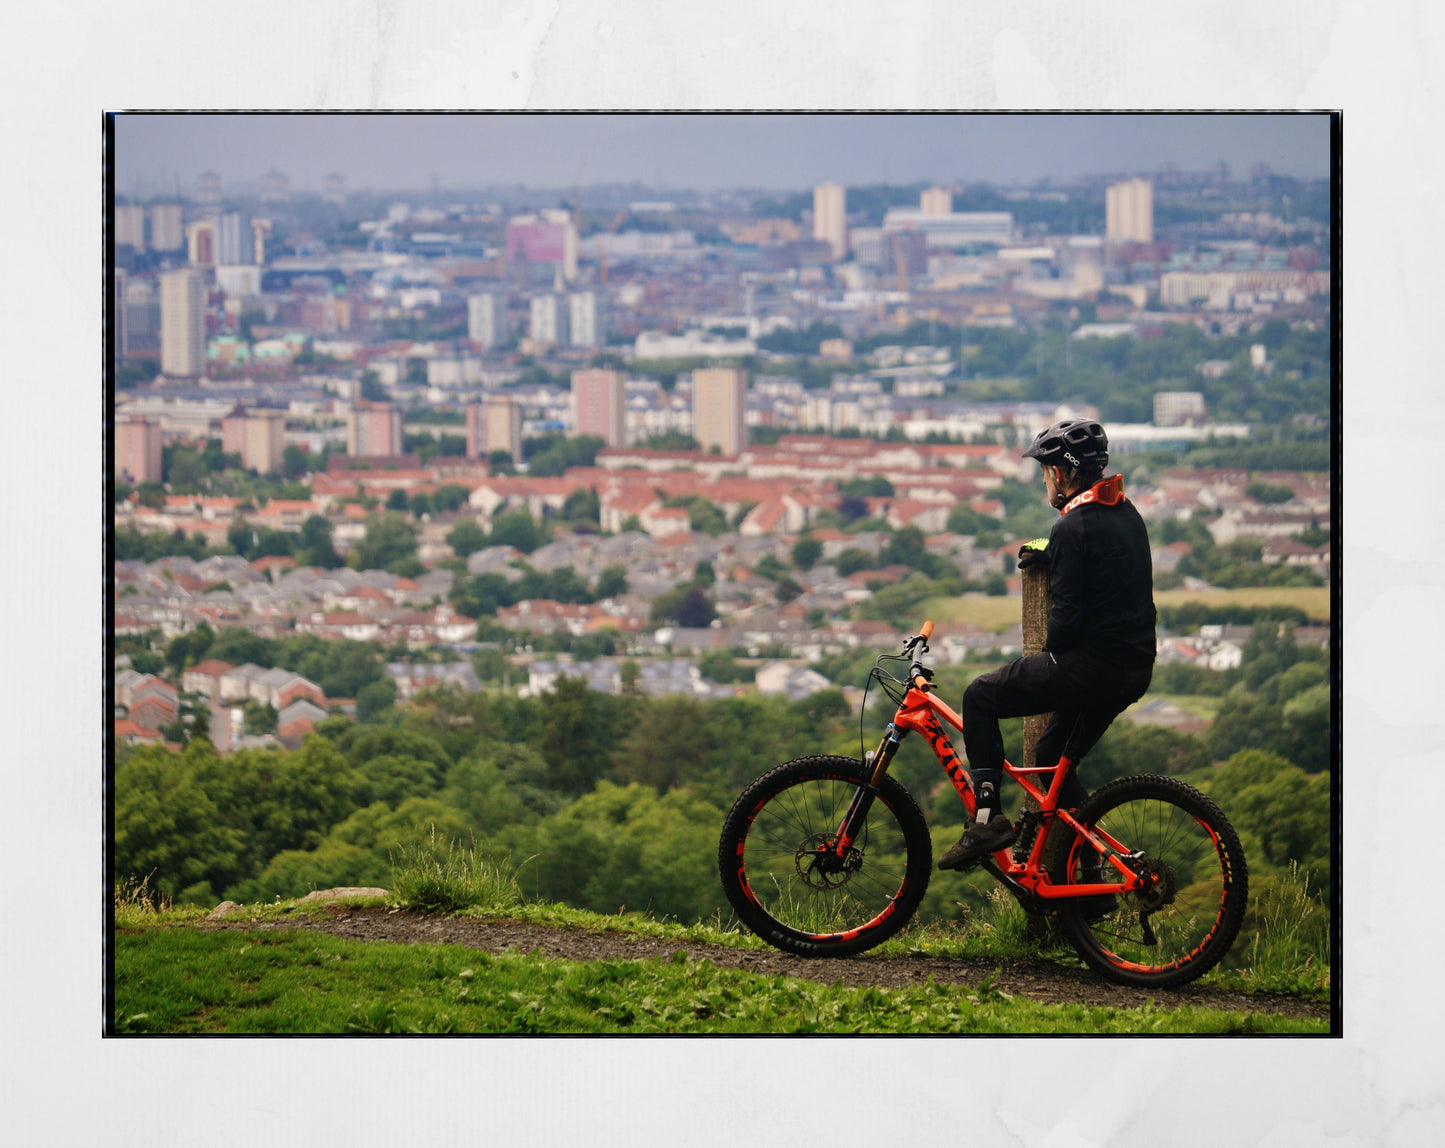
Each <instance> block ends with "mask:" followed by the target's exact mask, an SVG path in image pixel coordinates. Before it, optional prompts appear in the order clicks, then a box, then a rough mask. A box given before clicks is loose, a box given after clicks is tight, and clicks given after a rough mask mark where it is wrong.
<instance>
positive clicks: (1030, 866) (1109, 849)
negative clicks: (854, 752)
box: [845, 623, 1143, 900]
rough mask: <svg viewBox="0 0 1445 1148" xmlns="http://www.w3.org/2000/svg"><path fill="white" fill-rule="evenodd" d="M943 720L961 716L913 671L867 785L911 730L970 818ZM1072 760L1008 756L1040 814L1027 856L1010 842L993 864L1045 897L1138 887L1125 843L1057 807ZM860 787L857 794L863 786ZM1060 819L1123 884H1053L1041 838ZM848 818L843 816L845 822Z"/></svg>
mask: <svg viewBox="0 0 1445 1148" xmlns="http://www.w3.org/2000/svg"><path fill="white" fill-rule="evenodd" d="M932 628H933V627H932V624H931V623H925V624H924V631H923V633H924V637H925V638H927V636H928V633H929V632H931V631H932ZM944 723H947V724H948V725H951V726H952V727H953V728H954V729H956V730H958V731H959V732H960V733H962V732H963V718H962V717H960V716H959V715H958V714H957V713H956V712H955V711H954V710H953V708H952V707H951V706H949V705H948V703H946V702H944V701H942V700H941V699H940V698H939V697H938V696H937V695H936V694H934V693H933V692H932V687H931V684H930V683H929V681H928V680H927V679H926V678H925V677H923V676H922V675H921V674H920V675H918V676H916V677H915V678H914V679H913V681H912V683H910V685H909V688H908V692H907V693H906V694H905V695H904V698H903V701H902V702H901V703H900V704H899V706H898V710H897V712H896V713H895V714H894V715H893V721H892V723H891V724H890V725H889V728H888V730H887V731H886V732H885V733H884V735H883V740H882V741H881V742H880V743H879V745H878V749H877V751H876V752H875V753H874V755H873V758H872V764H873V773H872V776H871V778H870V781H869V788H870V789H872V790H874V791H876V790H877V787H878V785H879V784H880V783H881V782H882V780H883V775H884V774H885V773H887V772H888V766H889V764H890V762H891V761H892V760H893V755H894V753H895V752H896V751H897V748H898V744H899V736H898V733H899V732H901V731H906V730H913V731H914V732H916V733H920V734H922V735H923V737H924V739H925V740H926V741H927V742H928V745H929V747H930V748H931V749H932V750H933V753H934V755H935V756H936V757H937V758H938V761H939V764H940V765H942V766H943V772H944V773H945V774H947V775H948V779H949V781H951V782H952V783H953V788H954V789H955V790H957V792H958V796H959V798H960V799H961V800H962V801H963V807H964V809H965V810H966V811H967V813H968V816H969V818H970V819H972V818H973V816H974V814H975V813H977V811H978V803H977V800H976V799H975V796H974V792H973V783H972V779H971V778H970V777H969V773H968V771H967V770H966V769H964V768H963V762H962V760H961V759H960V758H959V756H958V751H957V750H955V749H954V748H953V743H952V741H950V740H949V737H948V734H947V732H946V731H945V730H944ZM1073 764H1074V763H1073V762H1072V761H1071V760H1070V759H1069V758H1067V757H1061V758H1059V761H1058V764H1057V765H1043V766H1037V765H1036V766H1016V765H1013V764H1012V763H1010V762H1008V761H1005V762H1004V763H1003V767H1004V772H1005V773H1007V774H1008V775H1009V777H1011V778H1013V779H1014V781H1016V782H1018V784H1019V785H1020V786H1021V787H1022V788H1023V791H1024V792H1025V793H1026V794H1028V796H1030V797H1031V798H1033V799H1034V800H1035V801H1036V802H1038V810H1037V814H1036V815H1037V816H1038V817H1039V818H1040V824H1039V831H1038V832H1037V833H1036V834H1035V835H1034V839H1033V845H1032V847H1031V849H1030V850H1029V855H1028V857H1027V859H1026V860H1024V861H1022V862H1019V861H1015V860H1014V856H1013V852H1012V847H1011V846H1010V847H1008V848H1005V849H1000V850H999V851H998V852H997V853H995V854H994V855H993V858H992V863H991V866H990V868H991V870H992V871H993V872H994V874H995V876H997V877H998V878H999V879H1000V880H1002V881H1004V883H1005V884H1007V885H1009V886H1011V887H1013V888H1015V889H1021V890H1023V891H1025V892H1028V893H1030V894H1032V895H1033V896H1035V897H1040V898H1044V899H1049V900H1054V899H1059V898H1064V897H1088V896H1092V895H1096V894H1101V893H1120V892H1132V891H1134V890H1137V889H1139V888H1140V887H1141V886H1142V884H1143V878H1142V877H1141V876H1140V874H1139V873H1136V872H1135V871H1134V870H1133V869H1132V868H1130V867H1129V865H1128V864H1126V859H1127V858H1129V857H1130V852H1129V849H1128V847H1127V846H1125V845H1123V844H1121V843H1120V842H1119V841H1117V840H1115V839H1114V838H1113V837H1112V836H1111V835H1110V834H1109V833H1108V832H1106V831H1105V830H1103V829H1101V828H1099V827H1098V826H1087V825H1084V824H1083V823H1082V822H1080V821H1079V820H1077V819H1076V818H1075V817H1074V815H1073V813H1071V812H1070V811H1069V810H1067V809H1060V808H1059V791H1060V790H1061V789H1062V788H1063V784H1064V779H1065V778H1066V777H1067V776H1068V772H1069V768H1070V767H1071V766H1072V765H1073ZM1040 773H1047V774H1051V775H1052V781H1051V783H1050V785H1049V787H1048V788H1047V789H1040V788H1039V787H1038V786H1037V785H1035V784H1034V783H1033V781H1032V780H1031V778H1030V776H1029V775H1032V774H1040ZM859 792H860V794H861V793H862V792H863V791H862V790H860V791H859ZM1060 821H1062V822H1063V823H1064V824H1065V825H1067V826H1069V827H1070V828H1071V829H1073V830H1074V832H1075V833H1077V834H1078V835H1079V836H1080V837H1081V838H1082V839H1083V840H1085V841H1087V842H1088V843H1089V845H1090V846H1091V847H1092V848H1093V849H1094V850H1095V851H1096V852H1097V853H1098V855H1099V858H1100V862H1101V864H1102V863H1104V862H1107V863H1109V864H1110V865H1112V866H1113V867H1114V868H1115V869H1117V870H1118V871H1119V872H1120V873H1121V874H1123V877H1124V883H1123V885H1122V886H1120V885H1119V884H1117V883H1116V884H1102V883H1101V884H1089V885H1075V884H1070V885H1056V884H1054V883H1053V881H1051V880H1050V878H1049V875H1048V872H1047V871H1046V870H1045V869H1043V868H1042V867H1041V865H1040V861H1041V859H1042V857H1043V851H1044V844H1045V842H1046V841H1047V840H1048V836H1049V830H1050V829H1051V828H1052V827H1053V826H1054V825H1055V824H1056V823H1057V822H1060ZM848 823H849V822H847V821H845V824H848ZM849 843H851V842H849ZM845 847H846V846H845Z"/></svg>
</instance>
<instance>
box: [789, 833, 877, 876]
mask: <svg viewBox="0 0 1445 1148" xmlns="http://www.w3.org/2000/svg"><path fill="white" fill-rule="evenodd" d="M793 863H794V864H795V865H796V866H797V870H798V876H799V877H801V878H802V879H803V882H804V883H805V884H807V885H810V886H811V887H812V888H814V889H834V888H837V887H838V886H839V885H846V884H847V883H848V881H849V880H851V879H852V876H853V874H854V873H856V872H858V870H859V869H860V868H862V866H863V852H862V850H860V849H859V848H858V847H857V846H856V845H854V846H849V848H848V850H847V851H846V852H845V853H844V854H843V856H842V857H839V856H838V852H837V848H836V845H835V839H833V838H830V837H827V836H824V835H823V834H821V833H819V834H814V835H813V836H812V837H809V838H808V839H807V840H805V841H804V842H803V843H802V844H801V845H799V846H798V851H797V853H795V854H794V855H793Z"/></svg>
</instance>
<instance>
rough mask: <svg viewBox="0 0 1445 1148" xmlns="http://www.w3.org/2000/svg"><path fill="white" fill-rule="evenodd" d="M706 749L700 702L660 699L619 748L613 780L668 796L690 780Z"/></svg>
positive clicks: (645, 711)
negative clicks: (644, 787)
mask: <svg viewBox="0 0 1445 1148" xmlns="http://www.w3.org/2000/svg"><path fill="white" fill-rule="evenodd" d="M706 748H707V745H706V741H705V740H704V737H703V733H702V707H701V705H700V703H699V702H698V701H697V699H696V698H692V697H688V696H686V695H675V696H670V697H662V698H657V699H655V700H654V701H652V702H651V703H650V704H649V705H647V706H646V707H644V708H643V710H642V711H641V713H640V714H639V715H638V717H637V720H636V721H635V722H634V723H633V724H632V726H631V728H630V729H629V731H628V734H627V736H626V738H624V739H623V741H622V744H621V745H620V746H619V747H618V749H617V753H616V754H615V756H614V758H613V763H612V771H611V772H612V776H613V777H614V778H616V779H617V781H619V782H620V783H621V784H623V785H627V784H629V783H630V782H634V781H636V782H641V783H642V784H643V785H648V786H651V787H652V788H653V789H655V790H657V791H658V792H659V793H666V792H667V791H668V790H669V789H671V788H672V787H673V786H675V785H677V784H679V783H680V782H681V781H685V780H686V776H687V774H688V773H690V772H691V770H693V769H695V768H696V767H697V765H698V764H699V763H700V762H701V761H702V757H703V753H704V752H705V751H706Z"/></svg>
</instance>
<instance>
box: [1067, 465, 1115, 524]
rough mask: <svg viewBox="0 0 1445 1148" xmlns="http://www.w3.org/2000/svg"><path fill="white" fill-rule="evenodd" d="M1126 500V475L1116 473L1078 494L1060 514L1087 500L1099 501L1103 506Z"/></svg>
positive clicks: (1081, 504)
mask: <svg viewBox="0 0 1445 1148" xmlns="http://www.w3.org/2000/svg"><path fill="white" fill-rule="evenodd" d="M1123 501H1124V476H1123V475H1122V474H1115V475H1112V476H1110V477H1109V478H1101V479H1100V480H1099V481H1098V482H1096V483H1094V485H1093V486H1091V487H1089V489H1088V490H1086V491H1084V492H1083V493H1082V494H1076V495H1074V497H1073V498H1071V499H1069V501H1068V502H1066V503H1064V508H1063V509H1062V510H1061V511H1059V514H1060V515H1064V514H1068V513H1069V511H1071V510H1073V509H1074V507H1076V506H1083V505H1084V503H1086V502H1097V503H1100V504H1101V505H1103V506H1118V505H1119V503H1121V502H1123Z"/></svg>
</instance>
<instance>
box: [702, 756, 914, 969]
mask: <svg viewBox="0 0 1445 1148" xmlns="http://www.w3.org/2000/svg"><path fill="white" fill-rule="evenodd" d="M867 776H868V774H867V770H866V768H865V766H864V764H863V763H862V762H860V761H857V760H854V759H852V758H846V757H805V758H799V759H798V760H796V761H790V762H787V763H786V764H784V765H780V766H778V767H777V768H775V769H773V770H770V771H769V772H768V773H765V774H764V775H763V776H762V777H760V778H758V779H757V780H756V781H755V782H753V783H752V784H751V785H750V786H748V788H747V789H745V790H744V791H743V792H742V794H741V795H740V796H739V797H738V799H737V801H736V802H735V803H734V804H733V807H732V810H731V812H729V813H728V816H727V819H726V821H725V822H724V823H723V831H722V838H721V840H720V841H719V842H718V871H719V873H720V874H721V876H722V884H723V890H724V892H726V894H727V898H728V901H729V902H730V903H731V904H732V907H733V909H734V910H736V912H737V915H738V917H739V919H740V920H741V921H742V922H743V923H744V924H745V925H747V927H748V928H749V929H751V930H752V931H753V932H754V933H756V934H757V935H758V936H760V937H762V938H763V940H765V941H767V942H768V943H770V944H773V945H776V946H777V947H778V948H780V949H783V950H784V951H785V952H790V953H796V954H797V955H799V956H804V957H844V956H850V955H852V954H854V953H858V952H862V951H863V950H864V949H868V948H871V947H873V946H874V945H876V944H878V943H879V942H880V941H883V940H886V939H887V938H888V937H891V936H892V935H893V934H894V933H896V932H897V931H898V930H899V929H901V928H902V927H903V926H904V925H905V924H907V922H908V920H909V918H910V917H912V916H913V914H914V912H915V911H916V910H917V908H918V904H919V902H920V901H921V900H922V899H923V894H924V891H925V890H926V889H927V888H928V877H929V870H930V867H931V865H932V863H933V846H932V842H931V841H930V840H929V836H928V826H927V824H926V823H925V821H924V819H923V813H922V812H921V811H920V810H919V808H918V804H917V802H915V801H914V800H913V798H912V797H911V796H910V795H909V793H908V791H907V790H906V789H904V788H903V786H902V785H901V784H899V783H898V782H897V781H895V780H894V779H893V778H891V777H885V778H884V779H883V784H882V785H881V787H880V788H879V791H878V793H877V795H876V796H875V798H874V800H873V804H872V805H871V807H870V808H869V810H868V814H867V818H866V819H865V821H864V823H863V825H862V828H861V829H860V831H859V833H858V835H857V839H856V840H855V841H854V842H853V845H852V846H851V847H850V848H849V850H848V852H847V855H846V857H844V858H842V859H839V860H832V859H831V858H830V857H829V849H828V846H829V845H831V844H832V843H834V842H835V841H836V840H837V833H838V829H839V827H840V825H841V824H842V821H843V817H844V815H845V814H846V813H847V811H848V807H849V804H850V802H851V801H852V800H853V795H854V794H855V793H856V792H857V791H858V789H859V787H860V786H862V785H863V784H864V783H865V781H866V779H867Z"/></svg>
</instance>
